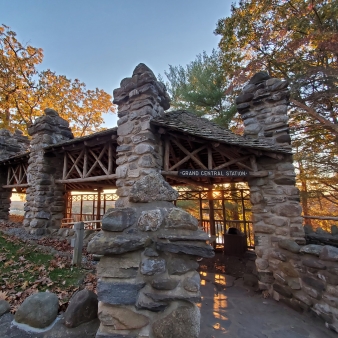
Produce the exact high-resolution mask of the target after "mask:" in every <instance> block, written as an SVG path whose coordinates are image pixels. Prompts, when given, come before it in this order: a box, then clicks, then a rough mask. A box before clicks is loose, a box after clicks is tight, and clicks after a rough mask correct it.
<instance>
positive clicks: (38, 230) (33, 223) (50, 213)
mask: <svg viewBox="0 0 338 338" xmlns="http://www.w3.org/2000/svg"><path fill="white" fill-rule="evenodd" d="M44 112H45V115H43V116H41V117H39V118H37V119H36V121H35V122H34V124H33V125H32V126H30V127H29V128H28V133H29V135H30V136H32V141H31V152H30V158H29V160H28V164H29V165H28V170H27V180H28V184H29V188H27V197H26V201H27V202H26V204H25V208H24V210H25V219H24V223H23V224H24V226H25V227H27V230H29V231H30V232H31V233H35V234H38V235H42V234H44V233H45V232H46V229H47V228H49V227H53V228H60V226H61V220H62V218H63V214H64V198H63V194H64V186H63V185H62V184H56V183H55V180H56V179H61V178H62V170H63V168H62V165H60V163H63V157H62V156H59V155H56V156H55V157H47V156H45V154H44V150H43V148H44V147H46V146H49V145H52V144H56V143H60V142H62V141H67V140H69V139H72V138H73V137H74V136H73V134H72V132H71V129H70V128H69V123H68V122H67V121H66V120H64V119H63V118H61V117H60V116H59V114H58V113H57V112H56V111H55V110H53V109H49V108H47V109H45V111H44Z"/></svg>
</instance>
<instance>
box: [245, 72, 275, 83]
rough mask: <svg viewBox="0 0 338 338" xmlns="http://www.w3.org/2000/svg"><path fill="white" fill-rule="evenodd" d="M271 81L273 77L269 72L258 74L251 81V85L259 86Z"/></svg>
mask: <svg viewBox="0 0 338 338" xmlns="http://www.w3.org/2000/svg"><path fill="white" fill-rule="evenodd" d="M269 79H271V77H270V75H269V74H268V73H267V72H258V73H256V74H255V75H254V76H253V77H252V78H251V79H250V81H249V84H258V83H261V82H264V81H266V80H269Z"/></svg>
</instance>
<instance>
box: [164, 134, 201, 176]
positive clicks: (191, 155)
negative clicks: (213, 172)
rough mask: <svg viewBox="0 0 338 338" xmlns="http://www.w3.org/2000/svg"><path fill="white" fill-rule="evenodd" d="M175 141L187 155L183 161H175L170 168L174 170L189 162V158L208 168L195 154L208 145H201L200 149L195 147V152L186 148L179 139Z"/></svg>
mask: <svg viewBox="0 0 338 338" xmlns="http://www.w3.org/2000/svg"><path fill="white" fill-rule="evenodd" d="M173 142H174V143H175V144H176V145H177V146H178V147H179V148H180V149H181V150H182V152H183V153H185V154H186V155H187V156H186V157H184V158H183V159H182V160H181V161H179V162H177V163H175V164H174V165H173V166H172V167H171V168H170V170H173V169H175V168H177V167H179V166H180V165H181V164H183V163H185V162H187V161H188V160H189V159H191V160H193V161H194V162H196V163H197V164H198V165H199V166H200V167H201V168H202V169H207V167H206V166H205V165H204V164H203V163H202V162H201V161H200V160H199V159H197V158H196V156H194V155H195V154H197V153H198V152H200V151H201V150H203V149H205V148H206V146H205V145H203V146H202V147H199V148H198V149H195V150H194V151H193V152H190V151H189V150H187V149H185V148H184V147H183V146H182V145H181V144H180V143H179V142H178V141H176V140H173Z"/></svg>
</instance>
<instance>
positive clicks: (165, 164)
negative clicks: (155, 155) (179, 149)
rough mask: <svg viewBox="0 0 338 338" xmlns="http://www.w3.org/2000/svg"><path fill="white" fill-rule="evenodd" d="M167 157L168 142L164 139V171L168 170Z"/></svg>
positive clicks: (168, 152) (168, 153)
mask: <svg viewBox="0 0 338 338" xmlns="http://www.w3.org/2000/svg"><path fill="white" fill-rule="evenodd" d="M169 155H170V141H169V139H168V138H167V137H166V138H165V139H164V156H163V160H164V163H163V168H164V170H169Z"/></svg>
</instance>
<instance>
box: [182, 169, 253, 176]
mask: <svg viewBox="0 0 338 338" xmlns="http://www.w3.org/2000/svg"><path fill="white" fill-rule="evenodd" d="M178 176H181V177H245V176H249V172H248V171H247V170H203V169H180V170H178Z"/></svg>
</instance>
